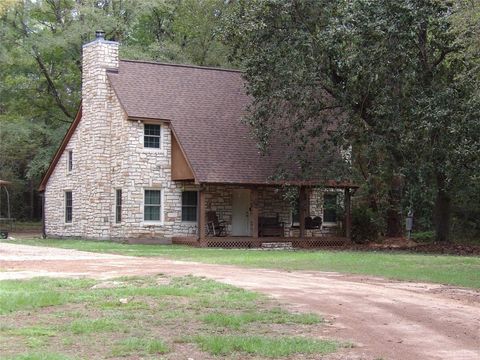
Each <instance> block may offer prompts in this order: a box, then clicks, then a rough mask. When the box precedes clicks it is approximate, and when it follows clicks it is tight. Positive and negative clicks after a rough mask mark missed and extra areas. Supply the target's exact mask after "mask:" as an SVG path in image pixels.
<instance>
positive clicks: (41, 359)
mask: <svg viewBox="0 0 480 360" xmlns="http://www.w3.org/2000/svg"><path fill="white" fill-rule="evenodd" d="M71 359H72V358H71V357H68V356H65V355H62V354H56V353H44V352H42V353H26V354H21V355H15V356H12V357H7V358H6V359H5V360H71Z"/></svg>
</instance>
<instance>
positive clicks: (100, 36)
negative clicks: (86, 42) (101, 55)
mask: <svg viewBox="0 0 480 360" xmlns="http://www.w3.org/2000/svg"><path fill="white" fill-rule="evenodd" d="M95 37H96V38H97V39H99V40H105V31H103V30H97V31H95Z"/></svg>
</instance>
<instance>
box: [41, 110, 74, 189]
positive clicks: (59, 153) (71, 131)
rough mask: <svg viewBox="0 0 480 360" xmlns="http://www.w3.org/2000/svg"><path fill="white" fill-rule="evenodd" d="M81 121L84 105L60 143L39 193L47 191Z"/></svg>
mask: <svg viewBox="0 0 480 360" xmlns="http://www.w3.org/2000/svg"><path fill="white" fill-rule="evenodd" d="M81 119H82V104H80V108H79V109H78V112H77V115H76V116H75V120H73V122H72V123H71V124H70V127H69V128H68V130H67V133H66V134H65V136H64V137H63V140H62V142H61V143H60V146H59V148H58V150H57V152H56V153H55V155H54V156H53V159H52V162H51V163H50V166H49V167H48V169H47V172H46V173H45V175H44V176H43V178H42V181H41V182H40V186H39V187H38V191H45V187H46V186H47V183H48V179H49V178H50V176H51V175H52V173H53V170H55V167H56V166H57V163H58V161H59V160H60V158H61V156H62V154H63V152H64V151H65V148H66V147H67V145H68V142H69V141H70V139H71V137H72V136H73V134H74V132H75V129H76V128H77V126H78V124H79V123H80V120H81Z"/></svg>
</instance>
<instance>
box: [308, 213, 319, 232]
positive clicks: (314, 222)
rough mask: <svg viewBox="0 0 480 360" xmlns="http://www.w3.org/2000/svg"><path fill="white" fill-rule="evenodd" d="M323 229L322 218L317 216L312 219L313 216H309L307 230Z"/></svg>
mask: <svg viewBox="0 0 480 360" xmlns="http://www.w3.org/2000/svg"><path fill="white" fill-rule="evenodd" d="M321 227H322V218H320V217H318V216H315V217H314V218H312V217H311V216H307V217H306V218H305V229H308V230H312V229H320V228H321Z"/></svg>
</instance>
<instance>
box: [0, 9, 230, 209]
mask: <svg viewBox="0 0 480 360" xmlns="http://www.w3.org/2000/svg"><path fill="white" fill-rule="evenodd" d="M195 3H196V8H195V9H196V10H197V11H198V12H200V13H201V14H203V15H202V16H201V17H195V16H194V14H193V13H188V9H189V6H190V5H192V3H191V2H189V1H187V0H184V1H183V0H182V1H180V0H165V1H163V0H139V1H123V0H101V1H92V0H59V1H57V0H36V1H33V0H8V1H5V2H1V3H0V141H1V143H0V154H1V156H0V178H5V179H8V180H12V181H13V182H14V184H13V186H14V189H13V190H14V191H12V194H15V195H13V196H16V198H15V199H13V200H14V201H12V203H14V204H15V206H16V207H15V209H14V212H13V213H14V214H15V216H16V217H19V218H31V217H32V216H33V215H35V216H36V217H38V215H39V212H38V207H36V206H34V205H35V188H36V187H37V185H38V183H39V181H40V179H41V176H42V175H43V174H44V173H45V171H46V169H47V167H48V165H49V163H50V160H51V158H52V156H53V154H54V152H55V151H56V149H57V148H58V146H59V144H60V141H61V139H62V137H63V135H64V134H65V131H66V129H67V128H68V125H69V124H70V123H71V122H72V121H73V119H74V117H75V114H76V112H77V110H78V107H79V103H80V97H81V50H82V45H83V44H85V43H87V42H88V41H91V40H93V38H94V30H97V29H102V30H104V31H105V32H106V38H107V39H108V40H116V41H120V42H121V43H122V46H121V48H120V56H121V57H122V58H129V59H142V60H159V61H167V62H179V63H192V64H202V65H215V66H219V65H224V64H225V63H226V59H225V55H224V54H225V50H224V46H223V45H222V44H221V43H220V42H219V41H218V40H217V39H216V28H217V27H218V24H219V23H220V19H221V15H222V14H223V13H224V12H225V11H227V5H225V4H224V3H223V2H222V1H213V0H211V1H202V2H195ZM197 29H200V30H198V31H197ZM207 40H208V41H207ZM198 54H200V55H201V56H200V55H198ZM25 204H28V205H27V206H25Z"/></svg>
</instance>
